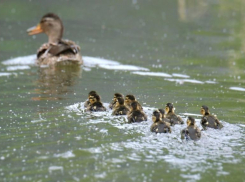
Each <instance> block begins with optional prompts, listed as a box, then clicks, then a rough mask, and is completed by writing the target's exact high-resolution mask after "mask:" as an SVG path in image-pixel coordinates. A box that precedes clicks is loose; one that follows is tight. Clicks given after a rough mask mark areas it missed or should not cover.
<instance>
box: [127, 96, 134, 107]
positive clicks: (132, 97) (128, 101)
mask: <svg viewBox="0 0 245 182" xmlns="http://www.w3.org/2000/svg"><path fill="white" fill-rule="evenodd" d="M133 101H136V99H135V96H133V95H126V96H125V104H126V105H130V104H131V103H132V102H133Z"/></svg>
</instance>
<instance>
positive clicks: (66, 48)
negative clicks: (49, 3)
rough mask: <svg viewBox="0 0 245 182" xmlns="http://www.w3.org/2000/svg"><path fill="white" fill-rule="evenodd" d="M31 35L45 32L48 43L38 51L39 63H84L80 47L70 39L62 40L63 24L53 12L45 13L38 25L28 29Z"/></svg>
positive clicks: (51, 64) (52, 64)
mask: <svg viewBox="0 0 245 182" xmlns="http://www.w3.org/2000/svg"><path fill="white" fill-rule="evenodd" d="M27 32H28V34H29V35H35V34H39V33H45V34H46V35H47V36H48V43H45V44H43V45H42V46H41V47H40V48H39V49H38V51H37V64H38V65H50V66H54V65H57V64H59V65H60V64H62V65H82V64H83V60H82V57H81V54H80V47H79V46H78V45H77V44H75V43H74V42H73V41H70V40H62V35H63V24H62V21H61V19H60V18H59V17H58V16H57V15H56V14H53V13H48V14H46V15H44V16H43V17H42V19H41V21H40V22H39V24H38V25H37V26H36V27H31V28H29V29H28V30H27Z"/></svg>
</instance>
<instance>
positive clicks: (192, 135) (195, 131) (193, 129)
mask: <svg viewBox="0 0 245 182" xmlns="http://www.w3.org/2000/svg"><path fill="white" fill-rule="evenodd" d="M186 124H187V128H185V129H183V130H182V131H181V139H182V140H183V139H186V140H189V139H191V140H199V139H200V138H201V131H200V129H199V128H198V127H197V126H196V122H195V119H194V118H193V117H191V116H189V117H188V119H187V121H186Z"/></svg>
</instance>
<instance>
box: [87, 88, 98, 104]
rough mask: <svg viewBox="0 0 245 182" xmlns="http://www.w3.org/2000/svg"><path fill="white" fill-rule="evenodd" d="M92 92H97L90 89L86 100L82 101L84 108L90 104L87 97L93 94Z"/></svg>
mask: <svg viewBox="0 0 245 182" xmlns="http://www.w3.org/2000/svg"><path fill="white" fill-rule="evenodd" d="M94 94H97V92H96V91H94V90H92V91H90V92H89V93H88V100H86V101H85V103H84V108H86V107H88V106H90V102H89V97H90V96H91V95H94ZM97 95H98V94H97Z"/></svg>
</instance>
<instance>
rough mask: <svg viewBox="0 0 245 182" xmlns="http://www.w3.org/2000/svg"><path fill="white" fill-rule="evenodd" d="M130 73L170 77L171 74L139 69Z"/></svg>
mask: <svg viewBox="0 0 245 182" xmlns="http://www.w3.org/2000/svg"><path fill="white" fill-rule="evenodd" d="M132 73H133V74H136V75H143V76H159V77H172V75H170V74H167V73H160V72H140V71H135V72H132Z"/></svg>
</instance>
